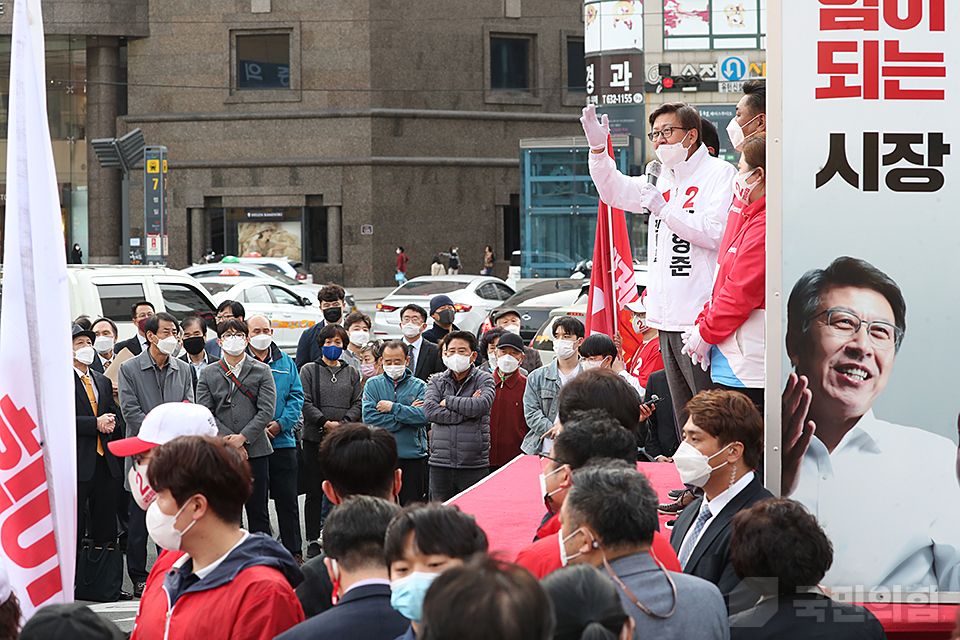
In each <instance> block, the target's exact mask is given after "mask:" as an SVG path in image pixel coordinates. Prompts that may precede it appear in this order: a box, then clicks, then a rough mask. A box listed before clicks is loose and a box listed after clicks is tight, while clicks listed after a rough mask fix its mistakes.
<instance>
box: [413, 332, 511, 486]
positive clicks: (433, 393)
mask: <svg viewBox="0 0 960 640" xmlns="http://www.w3.org/2000/svg"><path fill="white" fill-rule="evenodd" d="M439 346H440V349H441V350H442V352H443V363H444V364H445V365H447V368H448V371H446V372H444V373H439V374H437V375H435V376H433V377H431V378H430V380H429V381H428V382H427V390H426V393H425V395H424V399H423V413H424V416H425V417H426V419H427V420H429V421H430V423H431V424H430V429H431V433H430V461H429V465H430V500H436V501H439V502H444V501H446V500H449V499H450V498H452V497H453V496H455V495H457V494H458V493H460V492H461V491H463V490H464V489H466V488H468V487H470V486H473V485H474V484H476V483H477V482H479V481H480V480H482V479H483V478H484V477H486V475H487V474H488V473H489V466H490V408H491V407H492V406H493V398H494V396H495V395H496V389H495V388H494V382H493V376H491V375H490V374H489V373H488V372H486V371H481V370H480V369H478V368H477V367H475V366H473V363H474V360H476V357H477V353H476V352H477V338H476V336H474V335H473V334H472V333H470V332H469V331H452V332H450V333H448V334H447V335H446V336H444V338H443V340H441V343H440V345H439Z"/></svg>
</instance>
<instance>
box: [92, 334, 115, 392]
mask: <svg viewBox="0 0 960 640" xmlns="http://www.w3.org/2000/svg"><path fill="white" fill-rule="evenodd" d="M90 330H91V331H93V333H94V335H96V336H97V337H96V339H95V340H94V341H93V348H94V350H95V351H96V352H97V357H96V358H94V360H93V362H92V363H90V366H91V367H92V368H93V370H94V371H96V372H97V373H103V372H104V371H106V370H107V367H109V366H110V365H111V364H112V363H113V358H114V356H115V355H116V351H115V348H116V343H117V323H116V322H114V321H113V320H111V319H110V318H97V320H95V321H94V322H93V324H92V325H90ZM114 393H116V389H114Z"/></svg>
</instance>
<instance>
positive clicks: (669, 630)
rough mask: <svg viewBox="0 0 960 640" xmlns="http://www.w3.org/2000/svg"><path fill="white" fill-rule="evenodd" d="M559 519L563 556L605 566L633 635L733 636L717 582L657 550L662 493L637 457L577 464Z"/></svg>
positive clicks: (571, 560) (641, 636)
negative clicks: (663, 558) (655, 554)
mask: <svg viewBox="0 0 960 640" xmlns="http://www.w3.org/2000/svg"><path fill="white" fill-rule="evenodd" d="M560 524H561V528H560V559H561V563H562V564H563V565H564V566H566V565H567V563H568V562H570V563H574V564H576V563H587V564H591V565H593V566H595V567H598V568H602V569H601V570H604V571H606V573H607V574H608V575H609V576H610V578H611V579H612V580H613V581H614V583H615V584H616V585H617V587H618V594H619V596H620V601H621V602H622V603H623V606H624V608H625V609H626V610H627V613H628V614H630V615H631V616H632V617H633V618H634V620H636V623H637V624H636V628H635V630H634V633H633V637H634V638H636V639H639V638H647V637H651V638H653V637H665V638H701V639H709V638H717V639H722V640H725V639H727V638H729V637H730V628H729V626H728V623H727V610H726V607H725V606H724V604H723V596H721V595H720V591H719V589H717V587H716V585H714V584H713V583H711V582H707V581H706V580H703V579H702V578H698V577H696V576H692V575H687V574H684V573H674V572H668V571H667V570H666V569H664V568H663V567H662V566H661V565H659V564H658V563H657V562H656V560H654V559H653V558H652V557H651V556H650V554H649V550H650V545H651V544H652V542H653V534H654V532H655V531H656V530H657V494H656V492H654V490H653V488H652V487H651V486H650V483H649V482H648V481H647V478H646V477H645V476H644V475H643V474H641V473H639V472H638V471H637V469H636V467H634V466H633V465H631V464H628V463H626V462H624V461H622V460H611V459H608V458H600V459H596V460H593V461H591V462H590V463H588V464H587V465H586V466H585V467H583V468H581V469H578V470H577V471H575V472H574V474H573V487H572V488H571V489H570V492H569V493H568V494H567V499H566V500H564V502H563V506H562V507H561V508H560Z"/></svg>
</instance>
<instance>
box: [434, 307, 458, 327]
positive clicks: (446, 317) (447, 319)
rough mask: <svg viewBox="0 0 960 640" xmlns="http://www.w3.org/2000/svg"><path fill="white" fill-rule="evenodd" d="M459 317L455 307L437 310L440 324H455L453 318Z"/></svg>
mask: <svg viewBox="0 0 960 640" xmlns="http://www.w3.org/2000/svg"><path fill="white" fill-rule="evenodd" d="M456 317H457V312H456V311H454V310H453V309H444V310H442V311H438V312H437V318H438V320H437V322H439V323H440V324H453V319H454V318H456Z"/></svg>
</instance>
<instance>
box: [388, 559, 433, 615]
mask: <svg viewBox="0 0 960 640" xmlns="http://www.w3.org/2000/svg"><path fill="white" fill-rule="evenodd" d="M438 575H440V574H439V573H425V572H423V571H414V572H413V573H411V574H410V575H408V576H404V577H402V578H400V579H398V580H394V581H393V582H391V583H390V591H391V592H392V593H391V595H390V606H391V607H393V608H394V609H396V610H397V611H399V612H400V614H401V615H402V616H403V617H404V618H406V619H407V620H411V621H413V622H416V623H418V624H419V622H420V617H421V616H422V615H423V598H424V596H426V595H427V589H429V588H430V584H431V583H432V582H433V581H434V580H435V579H436V578H437V576H438Z"/></svg>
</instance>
